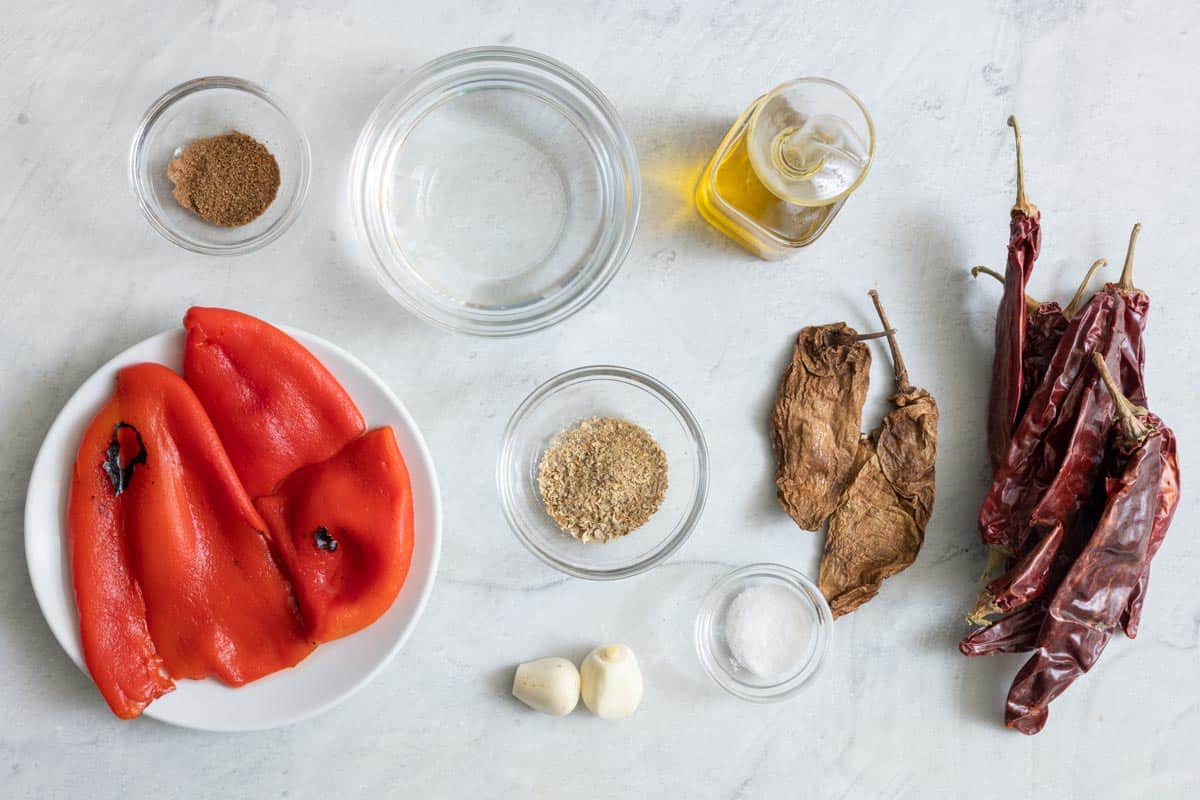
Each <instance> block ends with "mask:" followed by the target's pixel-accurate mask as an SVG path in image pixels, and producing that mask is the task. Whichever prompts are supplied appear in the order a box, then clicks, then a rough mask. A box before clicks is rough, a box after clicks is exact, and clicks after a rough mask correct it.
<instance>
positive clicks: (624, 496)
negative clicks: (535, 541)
mask: <svg viewBox="0 0 1200 800" xmlns="http://www.w3.org/2000/svg"><path fill="white" fill-rule="evenodd" d="M537 482H538V492H539V493H540V494H541V496H542V503H543V504H544V505H545V507H546V513H548V514H549V515H550V517H551V518H552V519H553V520H554V521H555V522H556V523H557V524H558V527H559V528H561V529H562V530H563V531H564V532H565V533H569V534H571V535H572V536H574V537H575V538H576V539H579V540H580V541H584V542H593V541H601V542H606V541H608V540H610V539H616V538H618V537H621V536H624V535H625V534H627V533H629V532H630V531H633V530H636V529H637V528H640V527H641V526H642V525H644V524H645V523H646V521H647V520H649V519H650V517H651V516H653V514H654V512H655V511H657V510H658V507H659V506H660V505H662V501H663V498H664V497H666V494H667V455H666V453H664V452H663V449H662V448H661V447H659V446H658V443H657V442H656V441H654V439H653V437H651V436H650V434H649V433H647V432H646V430H645V429H644V428H642V427H640V426H638V425H635V424H633V423H632V422H626V421H625V420H621V419H614V418H613V417H592V418H591V419H585V420H581V421H580V422H578V423H576V424H575V425H573V426H572V427H570V428H568V429H567V430H565V431H562V432H561V433H559V434H558V435H557V436H555V437H554V439H553V440H552V441H551V443H550V447H549V448H548V449H547V450H546V452H545V453H544V454H543V455H542V460H541V462H540V463H539V464H538V481H537Z"/></svg>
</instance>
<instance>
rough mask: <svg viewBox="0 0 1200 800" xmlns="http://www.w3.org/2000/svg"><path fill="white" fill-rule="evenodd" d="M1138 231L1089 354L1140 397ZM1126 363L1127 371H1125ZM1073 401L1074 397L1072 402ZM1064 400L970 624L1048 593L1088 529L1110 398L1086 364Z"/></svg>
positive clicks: (1110, 288)
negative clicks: (1005, 559) (1101, 333)
mask: <svg viewBox="0 0 1200 800" xmlns="http://www.w3.org/2000/svg"><path fill="white" fill-rule="evenodd" d="M1139 230H1140V226H1135V228H1134V231H1133V233H1132V235H1131V237H1130V244H1129V251H1128V254H1127V256H1126V264H1125V269H1124V271H1123V273H1122V277H1121V281H1120V283H1118V284H1115V285H1114V284H1108V285H1106V286H1105V289H1104V292H1103V293H1102V294H1105V295H1108V296H1110V297H1112V298H1113V299H1112V301H1111V302H1112V304H1113V306H1114V316H1113V318H1112V322H1113V326H1112V330H1111V332H1110V334H1109V336H1108V337H1107V341H1106V342H1103V343H1102V344H1100V345H1098V346H1097V350H1096V351H1095V352H1097V353H1102V354H1103V359H1104V360H1105V361H1107V362H1108V364H1109V367H1110V368H1111V369H1114V370H1116V371H1118V372H1119V374H1121V375H1122V378H1123V383H1124V385H1123V387H1122V388H1123V389H1124V390H1125V391H1126V392H1129V393H1130V394H1131V395H1134V396H1136V397H1138V398H1139V399H1142V398H1144V396H1145V395H1144V390H1143V388H1142V375H1141V364H1142V351H1141V333H1142V325H1143V323H1144V320H1145V311H1146V308H1147V304H1148V302H1149V301H1148V298H1147V296H1146V295H1145V293H1144V292H1142V291H1141V290H1139V289H1137V288H1135V287H1134V286H1133V283H1132V265H1133V252H1134V245H1135V243H1136V239H1137V234H1138V232H1139ZM1135 347H1136V351H1135V350H1134V348H1135ZM1131 364H1132V366H1133V368H1128V367H1130V365H1131ZM1072 398H1077V402H1075V401H1072ZM1067 401H1068V402H1064V404H1063V407H1064V409H1066V408H1071V409H1072V411H1071V413H1069V414H1065V415H1060V416H1059V418H1058V419H1056V420H1055V422H1054V423H1053V424H1052V425H1050V426H1049V427H1048V428H1047V429H1046V431H1045V432H1044V433H1043V436H1042V440H1041V441H1040V442H1039V443H1037V445H1036V448H1037V449H1036V452H1035V457H1034V458H1032V459H1030V460H1031V461H1032V462H1033V464H1034V466H1035V469H1034V471H1033V473H1032V475H1031V480H1030V481H1029V482H1028V484H1027V492H1026V495H1025V496H1024V498H1023V501H1022V503H1019V504H1018V505H1017V506H1015V508H1016V509H1017V510H1018V511H1020V512H1021V515H1020V516H1017V515H1016V514H1014V516H1013V517H1011V518H1010V522H1012V523H1013V524H1015V525H1018V526H1023V527H1024V530H1023V531H1020V532H1019V533H1018V539H1017V544H1018V547H1019V548H1021V549H1014V550H1010V551H1009V552H1013V553H1014V554H1016V555H1017V556H1018V557H1017V558H1016V561H1015V563H1012V564H1010V568H1009V569H1008V571H1007V572H1006V573H1005V574H1003V575H1001V576H1000V577H998V578H996V579H995V580H993V581H992V582H991V583H989V584H988V586H987V587H986V589H985V590H984V591H983V592H982V593H981V597H980V601H979V603H978V605H977V606H976V607H975V609H974V610H973V611H972V613H971V615H970V616H969V617H968V619H970V621H972V622H974V623H977V624H986V618H987V617H988V616H990V615H993V614H997V613H1003V612H1007V611H1011V610H1012V609H1013V608H1015V607H1017V606H1019V605H1021V604H1022V603H1027V602H1029V601H1030V600H1032V599H1034V598H1036V597H1038V596H1039V595H1041V594H1042V593H1043V592H1044V591H1046V590H1047V589H1049V590H1051V591H1052V590H1053V588H1054V586H1055V585H1056V583H1057V581H1056V580H1051V579H1050V576H1051V575H1057V576H1058V577H1061V576H1062V575H1063V574H1065V571H1066V568H1067V567H1069V566H1070V564H1071V563H1072V562H1073V560H1074V556H1075V554H1076V553H1078V551H1079V549H1080V548H1081V547H1082V546H1083V543H1084V541H1085V540H1086V535H1087V533H1088V532H1089V531H1090V530H1091V525H1090V524H1087V523H1086V521H1085V520H1082V519H1081V516H1082V515H1083V513H1084V510H1085V508H1086V507H1087V505H1088V503H1089V500H1091V499H1092V494H1093V493H1092V487H1093V486H1095V484H1096V481H1097V478H1098V475H1099V472H1100V469H1101V466H1102V462H1103V458H1104V454H1105V444H1106V442H1107V439H1108V432H1109V430H1110V428H1111V427H1112V399H1111V397H1110V395H1109V393H1108V392H1107V391H1106V390H1105V388H1104V386H1103V384H1102V382H1101V381H1100V380H1099V373H1098V372H1096V370H1095V368H1094V367H1093V366H1091V365H1090V364H1086V363H1085V364H1083V365H1082V367H1081V370H1080V373H1079V376H1078V378H1077V380H1076V381H1075V383H1073V385H1072V387H1071V390H1070V392H1069V393H1068V395H1067ZM989 499H991V496H990V495H989ZM1030 502H1034V503H1035V505H1033V507H1032V508H1031V509H1030V511H1029V514H1028V517H1025V516H1024V515H1023V513H1024V508H1026V507H1027V506H1028V505H1029V503H1030ZM985 507H986V503H985ZM1081 522H1083V523H1084V524H1082V525H1081V524H1080V523H1081ZM1026 543H1028V545H1027V546H1025V545H1026ZM1064 547H1065V549H1064ZM1056 567H1057V568H1056Z"/></svg>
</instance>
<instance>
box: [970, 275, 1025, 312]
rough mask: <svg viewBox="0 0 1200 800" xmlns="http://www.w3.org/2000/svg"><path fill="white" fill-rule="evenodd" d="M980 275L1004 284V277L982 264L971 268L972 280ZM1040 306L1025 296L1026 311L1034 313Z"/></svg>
mask: <svg viewBox="0 0 1200 800" xmlns="http://www.w3.org/2000/svg"><path fill="white" fill-rule="evenodd" d="M980 275H990V276H991V277H993V278H995V279H996V280H998V281H1000V283H1004V276H1003V275H1001V274H1000V273H999V272H997V271H996V270H994V269H992V268H991V267H985V266H983V265H982V264H980V265H979V266H977V267H971V277H972V278H978V277H979V276H980ZM1041 304H1042V301H1040V300H1035V299H1033V298H1032V297H1030V296H1029V295H1028V294H1026V295H1025V307H1026V309H1027V310H1029V311H1036V310H1037V309H1038V307H1039V306H1040V305H1041Z"/></svg>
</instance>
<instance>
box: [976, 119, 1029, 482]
mask: <svg viewBox="0 0 1200 800" xmlns="http://www.w3.org/2000/svg"><path fill="white" fill-rule="evenodd" d="M1008 124H1009V125H1010V126H1011V127H1012V129H1013V136H1014V138H1015V140H1016V148H1017V200H1016V203H1014V204H1013V207H1012V213H1011V214H1010V217H1009V238H1008V263H1007V265H1006V266H1005V269H1004V294H1003V295H1002V296H1001V298H1000V307H999V308H998V309H997V311H996V352H995V354H994V356H993V360H992V388H991V393H990V394H989V397H988V453H989V454H990V455H991V460H992V468H993V469H996V468H998V467H999V466H1000V465H1001V464H1002V463H1003V462H1004V458H1005V454H1006V453H1007V452H1008V443H1009V441H1011V439H1012V435H1013V429H1014V428H1015V427H1016V425H1017V420H1018V419H1019V414H1020V406H1021V396H1022V387H1023V377H1022V376H1023V357H1024V354H1025V330H1026V317H1025V309H1026V306H1025V286H1026V285H1027V284H1028V283H1029V276H1030V275H1031V274H1032V272H1033V266H1034V263H1035V262H1036V261H1037V257H1038V251H1039V250H1040V249H1041V245H1042V224H1041V212H1039V211H1038V209H1037V206H1035V205H1034V204H1033V203H1031V202H1029V200H1028V198H1026V196H1025V168H1024V157H1023V154H1022V152H1021V128H1020V126H1019V125H1018V124H1017V118H1016V117H1009V118H1008Z"/></svg>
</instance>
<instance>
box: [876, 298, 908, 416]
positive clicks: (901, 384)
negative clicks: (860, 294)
mask: <svg viewBox="0 0 1200 800" xmlns="http://www.w3.org/2000/svg"><path fill="white" fill-rule="evenodd" d="M868 294H869V295H871V302H872V303H874V304H875V313H877V314H878V315H879V321H880V322H881V323H883V327H884V328H885V329H886V335H887V340H888V348H890V349H891V351H892V369H893V370H894V371H895V373H896V391H897V392H900V393H904V392H908V391H910V390H911V389H912V388H913V386H912V384H911V383H909V382H908V368H907V367H905V366H904V356H902V355H900V346H899V345H898V344H896V331H895V329H894V328H892V323H891V322H889V321H888V318H887V312H886V311H884V310H883V304H882V303H880V302H879V292H877V291H875V290H874V289H872V290H871V291H870V292H868Z"/></svg>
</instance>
